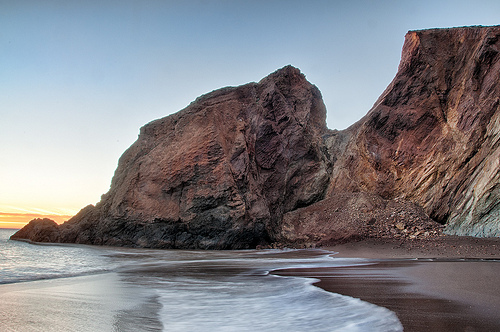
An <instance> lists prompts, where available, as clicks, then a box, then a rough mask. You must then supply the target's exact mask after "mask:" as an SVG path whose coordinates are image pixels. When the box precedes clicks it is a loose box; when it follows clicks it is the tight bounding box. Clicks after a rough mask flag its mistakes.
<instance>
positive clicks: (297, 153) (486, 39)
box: [14, 27, 500, 249]
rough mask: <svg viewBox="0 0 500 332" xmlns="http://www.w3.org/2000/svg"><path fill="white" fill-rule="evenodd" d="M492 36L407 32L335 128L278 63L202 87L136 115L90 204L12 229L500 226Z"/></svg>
mask: <svg viewBox="0 0 500 332" xmlns="http://www.w3.org/2000/svg"><path fill="white" fill-rule="evenodd" d="M499 37H500V27H467V28H453V29H434V30H424V31H411V32H409V33H408V34H407V36H406V39H405V44H404V47H403V52H402V59H401V63H400V66H399V70H398V73H397V75H396V77H395V78H394V80H393V82H392V83H391V84H390V85H389V87H388V88H387V89H386V91H385V92H384V93H383V94H382V96H381V97H380V98H379V99H378V101H377V102H376V103H375V105H374V106H373V108H372V109H371V110H370V111H369V112H368V114H367V115H366V116H365V117H364V118H363V119H361V120H360V121H358V122H357V123H356V124H354V125H353V126H351V127H350V128H348V129H346V130H343V131H330V130H328V129H327V128H326V124H325V117H326V111H325V106H324V105H323V102H322V99H321V94H320V92H319V90H318V89H317V88H316V87H315V86H313V85H312V84H310V83H309V82H307V80H306V79H305V77H304V76H303V75H302V74H301V73H300V71H299V70H298V69H296V68H293V67H291V66H287V67H284V68H282V69H280V70H278V71H276V72H275V73H273V74H271V75H269V76H268V77H266V78H264V79H263V80H261V81H260V82H259V83H250V84H247V85H244V86H240V87H235V88H224V89H220V90H217V91H214V92H211V93H209V94H207V95H204V96H202V97H200V98H198V99H197V100H196V101H194V102H193V103H192V104H191V105H190V106H188V107H187V108H186V109H184V110H182V111H180V112H179V113H177V114H174V115H171V116H168V117H166V118H163V119H160V120H156V121H153V122H151V123H149V124H147V125H146V126H144V127H143V128H142V129H141V132H140V135H139V138H138V140H137V141H136V142H135V143H134V144H133V145H132V146H131V147H130V148H129V149H128V150H127V151H126V152H125V153H124V154H123V156H122V157H121V158H120V161H119V165H118V168H117V170H116V172H115V175H114V177H113V180H112V184H111V188H110V190H109V192H108V193H107V194H105V195H103V197H102V200H101V202H99V203H98V204H97V205H96V206H95V207H94V206H88V207H86V208H84V209H83V210H82V211H80V213H79V214H78V215H76V216H75V217H73V218H72V219H70V220H69V221H68V222H66V223H65V224H63V225H61V226H59V227H55V226H54V225H52V224H50V225H49V223H47V222H46V224H47V225H48V226H47V227H49V228H50V230H48V231H47V232H44V231H42V230H41V229H40V227H41V226H39V225H38V224H37V223H30V225H28V226H26V228H25V229H24V230H22V231H20V232H19V233H18V234H16V235H15V236H14V238H15V237H17V238H27V239H31V240H34V241H51V242H76V243H91V244H105V245H125V246H141V247H155V248H204V249H229V248H232V249H238V248H253V247H256V246H258V245H270V244H272V243H278V242H279V243H281V244H285V245H314V244H329V243H334V242H338V241H349V240H352V239H357V238H363V237H370V236H375V237H381V236H382V237H401V238H408V237H409V238H414V237H422V236H425V237H428V236H437V235H438V234H439V233H440V227H439V224H437V223H436V222H435V221H438V222H440V223H442V224H446V231H447V232H448V233H450V234H459V235H474V236H500V227H499V225H500V218H499V216H500V204H499V202H500V181H499V180H500V179H499V176H500V175H499V174H500V171H499V170H500V168H499V160H500V134H499V131H500V101H499V100H500V87H499V84H498V83H499V79H500V55H499V50H500V40H499ZM42 228H43V227H42ZM30 230H31V231H30ZM37 234H44V236H43V238H42V237H40V236H38V235H37ZM47 234H48V235H47ZM49 235H50V236H49Z"/></svg>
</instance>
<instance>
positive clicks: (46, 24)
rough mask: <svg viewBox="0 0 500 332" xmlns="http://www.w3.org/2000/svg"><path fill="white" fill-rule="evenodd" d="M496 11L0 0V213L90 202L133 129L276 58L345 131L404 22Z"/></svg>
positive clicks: (438, 22) (249, 77)
mask: <svg viewBox="0 0 500 332" xmlns="http://www.w3.org/2000/svg"><path fill="white" fill-rule="evenodd" d="M499 13H500V1H497V0H496V1H482V0H475V1H439V0H437V1H315V0H307V1H293V0H288V1H284V0H283V1H273V0H268V1H256V0H253V1H237V0H233V1H230V0H213V1H208V0H207V1H203V0H198V1H195V0H191V1H189V0H187V1H186V0H185V1H155V0H119V1H118V0H117V1H105V0H95V1H94V0H85V1H81V0H78V1H77V0H74V1H73V0H61V1H57V0H46V1H39V0H34V1H24V0H12V1H9V0H0V141H1V144H0V212H6V211H7V210H8V211H11V212H12V211H22V210H29V211H40V210H47V211H48V212H54V213H68V214H71V213H73V212H75V211H77V210H78V209H80V208H81V207H83V206H85V205H87V204H95V203H96V202H97V201H99V199H100V195H101V194H103V193H105V192H106V191H107V190H108V188H109V184H110V181H111V177H112V175H113V172H114V170H115V168H116V165H117V161H118V158H119V157H120V155H121V154H122V153H123V151H124V150H125V149H126V148H127V147H128V146H130V144H132V143H133V141H134V140H135V139H136V138H137V134H138V132H139V128H140V127H141V126H142V125H144V124H145V123H147V122H149V121H151V120H153V119H157V118H160V117H163V116H166V115H168V114H171V113H173V112H176V111H178V110H180V109H182V108H184V107H185V106H187V105H188V104H189V103H190V102H191V101H193V100H194V99H195V98H196V97H198V96H199V95H201V94H204V93H206V92H209V91H212V90H214V89H217V88H220V87H223V86H229V85H231V86H234V85H240V84H244V83H248V82H252V81H258V80H260V79H261V78H263V77H264V76H266V75H268V74H269V73H271V72H273V71H275V70H276V69H278V68H281V67H283V66H285V65H287V64H292V65H294V66H296V67H298V68H300V69H301V70H302V72H303V73H304V74H305V75H306V77H307V78H308V80H309V81H311V82H312V83H313V84H316V85H317V86H318V87H319V89H320V90H321V91H322V94H323V98H324V101H325V104H326V106H327V109H328V118H327V122H328V126H329V127H330V128H332V129H333V128H337V129H343V128H346V127H348V126H349V125H351V124H352V123H354V122H355V121H357V120H358V119H360V118H361V117H362V116H363V115H364V114H366V112H367V111H368V110H369V109H370V108H371V106H372V105H373V103H374V102H375V100H376V99H377V98H378V96H379V95H380V94H381V93H382V91H383V90H384V89H385V87H386V86H387V85H388V84H389V83H390V81H391V80H392V78H393V77H394V74H395V73H396V70H397V66H398V63H399V59H400V54H401V47H402V44H403V41H404V35H405V33H406V32H407V31H408V30H415V29H423V28H434V27H453V26H463V25H496V24H500V14H499ZM42 212H43V211H42ZM42 212H41V213H42Z"/></svg>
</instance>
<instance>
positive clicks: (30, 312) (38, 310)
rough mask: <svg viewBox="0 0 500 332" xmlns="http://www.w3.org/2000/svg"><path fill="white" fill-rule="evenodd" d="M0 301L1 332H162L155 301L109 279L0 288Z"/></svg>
mask: <svg viewBox="0 0 500 332" xmlns="http://www.w3.org/2000/svg"><path fill="white" fill-rule="evenodd" d="M0 298H1V301H0V323H1V324H0V326H1V327H0V330H1V331H6V332H9V331H12V332H14V331H16V332H17V331H23V332H30V331H37V332H38V331H45V332H60V331H82V332H86V331H89V332H94V331H161V329H162V324H161V322H160V321H159V320H158V317H157V315H158V311H159V309H160V308H161V305H160V304H159V303H157V301H155V297H154V296H151V294H147V293H145V292H144V289H140V288H137V287H134V286H131V285H129V284H125V283H123V282H122V281H121V280H120V278H119V277H118V276H117V274H115V273H105V274H96V275H89V276H80V277H70V278H59V279H50V280H40V281H30V282H21V283H15V284H3V285H0ZM138 327H139V328H138Z"/></svg>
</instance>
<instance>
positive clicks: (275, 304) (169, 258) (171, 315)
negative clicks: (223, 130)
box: [0, 230, 403, 332]
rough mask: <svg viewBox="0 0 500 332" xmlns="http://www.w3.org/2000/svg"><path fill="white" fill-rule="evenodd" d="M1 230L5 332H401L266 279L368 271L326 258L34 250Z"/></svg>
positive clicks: (338, 301)
mask: <svg viewBox="0 0 500 332" xmlns="http://www.w3.org/2000/svg"><path fill="white" fill-rule="evenodd" d="M12 233H13V231H12V230H0V252H2V256H1V258H0V297H1V298H2V301H1V302H0V325H1V326H2V328H3V330H4V331H49V332H50V331H97V330H99V331H260V330H267V331H288V332H293V331H304V330H313V331H402V329H403V327H402V325H401V323H400V321H399V320H398V318H397V316H396V314H395V313H394V312H392V311H390V310H388V309H386V308H384V307H380V306H376V305H374V304H370V303H368V302H364V301H361V300H359V299H356V298H352V297H348V296H343V295H339V294H336V293H332V292H327V291H324V290H322V289H320V288H318V287H315V286H313V283H314V282H316V281H317V280H316V279H313V278H302V277H292V276H278V275H275V274H272V273H271V272H272V271H274V270H278V269H279V270H282V269H288V268H318V267H336V266H338V267H341V266H358V265H366V264H371V263H370V261H369V260H366V259H356V258H332V257H331V255H332V252H329V251H324V250H245V251H191V250H150V249H132V248H107V247H96V246H83V245H37V244H30V243H25V242H18V241H11V240H8V238H9V236H10V235H11V234H12Z"/></svg>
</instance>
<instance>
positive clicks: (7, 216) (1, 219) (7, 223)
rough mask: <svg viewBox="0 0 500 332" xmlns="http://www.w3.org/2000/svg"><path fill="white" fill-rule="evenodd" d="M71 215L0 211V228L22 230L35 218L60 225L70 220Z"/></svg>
mask: <svg viewBox="0 0 500 332" xmlns="http://www.w3.org/2000/svg"><path fill="white" fill-rule="evenodd" d="M71 217H72V215H62V214H42V213H35V212H28V213H22V212H19V213H18V212H1V211H0V228H13V229H18V228H23V227H24V226H25V225H26V224H27V223H29V222H30V221H31V220H33V219H35V218H49V219H52V220H54V221H55V222H56V223H58V224H62V223H63V222H65V221H66V220H68V219H70V218H71Z"/></svg>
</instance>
